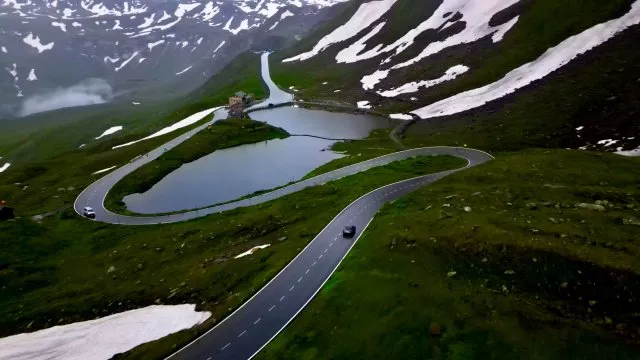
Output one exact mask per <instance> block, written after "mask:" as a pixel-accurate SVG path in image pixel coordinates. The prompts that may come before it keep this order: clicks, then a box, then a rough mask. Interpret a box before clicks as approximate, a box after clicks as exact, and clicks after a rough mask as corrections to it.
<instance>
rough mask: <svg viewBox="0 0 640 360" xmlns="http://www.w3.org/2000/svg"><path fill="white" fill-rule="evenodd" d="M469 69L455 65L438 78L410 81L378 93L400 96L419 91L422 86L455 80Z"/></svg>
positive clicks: (387, 95)
mask: <svg viewBox="0 0 640 360" xmlns="http://www.w3.org/2000/svg"><path fill="white" fill-rule="evenodd" d="M467 71H469V68H468V67H467V66H464V65H456V66H453V67H451V68H450V69H448V70H447V71H446V72H445V73H444V75H442V76H441V77H439V78H437V79H433V80H423V81H414V82H410V83H408V84H404V85H402V86H400V87H397V88H395V89H391V90H387V91H382V92H378V94H380V95H382V96H384V97H395V96H398V95H400V94H406V93H413V92H417V91H418V90H420V88H425V89H426V88H430V87H432V86H435V85H438V84H440V83H443V82H445V81H451V80H454V79H455V78H457V77H458V75H461V74H464V73H466V72H467Z"/></svg>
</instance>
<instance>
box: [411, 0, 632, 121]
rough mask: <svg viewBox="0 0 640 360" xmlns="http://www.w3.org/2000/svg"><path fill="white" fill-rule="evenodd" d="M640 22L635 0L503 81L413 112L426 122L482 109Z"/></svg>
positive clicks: (514, 71)
mask: <svg viewBox="0 0 640 360" xmlns="http://www.w3.org/2000/svg"><path fill="white" fill-rule="evenodd" d="M638 23H640V0H636V1H635V2H634V3H633V5H632V6H631V10H629V12H628V13H626V14H625V15H623V16H622V17H619V18H617V19H613V20H609V21H607V22H604V23H601V24H598V25H595V26H593V27H591V28H589V29H587V30H585V31H583V32H581V33H580V34H577V35H574V36H571V37H569V38H568V39H566V40H564V41H562V42H561V43H560V44H558V45H556V46H555V47H552V48H550V49H548V50H547V51H546V52H545V53H544V54H542V55H541V56H540V57H538V58H537V59H536V60H534V61H532V62H530V63H527V64H524V65H522V66H520V67H518V68H516V69H514V70H512V71H510V72H509V73H507V74H506V75H505V76H504V77H503V78H502V79H500V80H498V81H496V82H494V83H491V84H489V85H486V86H483V87H481V88H477V89H473V90H469V91H465V92H462V93H460V94H457V95H454V96H452V97H449V98H447V99H444V100H441V101H438V102H436V103H433V104H431V105H428V106H425V107H423V108H420V109H418V110H416V111H414V112H413V113H414V114H416V115H418V116H420V117H421V118H423V119H428V118H432V117H437V116H446V115H452V114H456V113H459V112H462V111H466V110H470V109H474V108H477V107H480V106H482V105H484V104H486V103H488V102H489V101H492V100H496V99H499V98H501V97H503V96H505V95H508V94H511V93H513V92H515V91H516V90H518V89H520V88H522V87H524V86H526V85H528V84H530V83H531V82H533V81H535V80H538V79H542V78H543V77H545V76H547V75H549V74H550V73H552V72H553V71H555V70H557V69H558V68H560V67H562V66H564V65H566V64H567V63H569V62H570V61H571V60H573V59H575V58H576V57H577V56H578V55H580V54H584V53H585V52H587V51H589V50H591V49H593V48H595V47H596V46H598V45H600V44H602V43H604V42H605V41H607V40H609V39H611V38H612V37H614V36H615V35H616V34H618V33H619V32H621V31H622V30H624V29H626V28H628V27H630V26H632V25H635V24H638Z"/></svg>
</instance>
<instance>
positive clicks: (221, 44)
mask: <svg viewBox="0 0 640 360" xmlns="http://www.w3.org/2000/svg"><path fill="white" fill-rule="evenodd" d="M226 42H227V41H226V40H222V42H221V43H220V45H218V47H217V48H216V49H215V50H213V53H214V54H215V53H217V52H218V50H220V48H221V47H223V46H224V44H225V43H226Z"/></svg>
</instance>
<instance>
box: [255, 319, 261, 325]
mask: <svg viewBox="0 0 640 360" xmlns="http://www.w3.org/2000/svg"><path fill="white" fill-rule="evenodd" d="M260 320H262V318H261V317H259V318H258V320H256V321H254V322H253V325H257V324H258V323H259V322H260Z"/></svg>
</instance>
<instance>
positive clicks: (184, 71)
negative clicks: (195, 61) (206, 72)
mask: <svg viewBox="0 0 640 360" xmlns="http://www.w3.org/2000/svg"><path fill="white" fill-rule="evenodd" d="M192 67H193V65H191V66H189V67H188V68H186V69H184V70H182V71H180V72H177V73H176V75H181V74H184V73H186V72H187V71H189V70H191V68H192Z"/></svg>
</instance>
